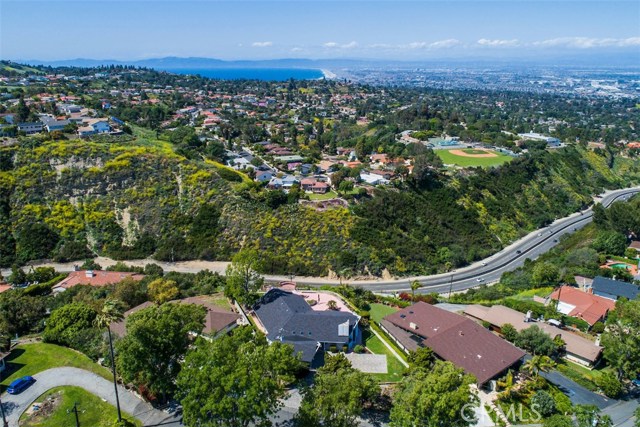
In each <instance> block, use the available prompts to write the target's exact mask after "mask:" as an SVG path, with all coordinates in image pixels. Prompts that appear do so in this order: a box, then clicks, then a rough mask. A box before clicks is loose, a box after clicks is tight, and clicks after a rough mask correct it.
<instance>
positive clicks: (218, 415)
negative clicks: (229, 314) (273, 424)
mask: <svg viewBox="0 0 640 427" xmlns="http://www.w3.org/2000/svg"><path fill="white" fill-rule="evenodd" d="M299 366H300V362H299V361H298V360H297V359H296V358H295V356H294V355H293V347H291V346H290V345H286V344H282V343H279V342H274V343H272V344H271V345H269V344H268V343H267V340H266V338H265V337H264V335H262V334H258V335H254V334H253V331H252V329H251V328H249V327H241V328H236V329H235V330H234V331H233V333H232V334H231V335H225V336H222V337H219V338H217V339H216V340H214V341H207V340H204V339H199V340H197V341H196V343H195V346H194V348H193V349H192V350H190V351H189V353H188V354H187V356H186V358H185V361H184V363H183V365H182V370H181V371H180V373H179V375H178V379H177V387H178V393H177V395H178V397H179V399H180V401H181V403H182V407H183V411H184V423H185V425H200V426H221V427H222V426H225V427H227V426H228V427H246V426H248V425H250V424H255V425H268V424H267V420H268V417H269V415H272V414H273V413H275V412H276V411H277V409H278V408H279V407H280V405H281V400H280V399H281V398H282V397H284V395H285V389H284V387H285V385H286V384H287V383H289V382H291V381H292V380H293V379H294V377H293V373H294V372H295V370H296V369H297V368H298V367H299Z"/></svg>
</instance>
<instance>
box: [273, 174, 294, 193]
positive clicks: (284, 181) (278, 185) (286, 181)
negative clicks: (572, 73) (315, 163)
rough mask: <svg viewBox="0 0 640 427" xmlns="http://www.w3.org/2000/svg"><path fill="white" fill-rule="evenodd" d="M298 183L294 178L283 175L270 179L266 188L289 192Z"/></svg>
mask: <svg viewBox="0 0 640 427" xmlns="http://www.w3.org/2000/svg"><path fill="white" fill-rule="evenodd" d="M298 182H299V181H298V178H296V177H295V176H293V175H284V176H283V177H282V178H271V180H270V181H269V184H268V185H267V187H268V188H269V189H271V190H290V189H291V187H293V186H294V184H297V183H298Z"/></svg>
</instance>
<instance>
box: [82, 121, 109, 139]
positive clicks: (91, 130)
mask: <svg viewBox="0 0 640 427" xmlns="http://www.w3.org/2000/svg"><path fill="white" fill-rule="evenodd" d="M83 123H85V126H82V127H79V128H78V135H79V136H89V135H95V134H99V133H109V132H111V126H109V122H108V121H107V120H106V119H89V120H87V121H86V122H84V120H83Z"/></svg>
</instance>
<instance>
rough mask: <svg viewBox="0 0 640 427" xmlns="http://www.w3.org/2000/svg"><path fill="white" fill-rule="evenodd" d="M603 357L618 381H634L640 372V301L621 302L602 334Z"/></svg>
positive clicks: (610, 316)
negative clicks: (612, 369)
mask: <svg viewBox="0 0 640 427" xmlns="http://www.w3.org/2000/svg"><path fill="white" fill-rule="evenodd" d="M602 346H603V347H604V350H603V356H604V358H605V360H606V361H607V362H608V363H609V365H611V366H612V367H613V368H615V369H616V372H617V374H618V379H623V378H626V379H629V380H631V379H633V378H635V377H636V375H637V373H638V372H639V371H640V301H638V300H632V301H619V302H618V303H617V304H616V310H615V311H614V312H613V313H612V314H610V315H609V319H608V320H607V330H606V331H605V332H604V333H603V334H602Z"/></svg>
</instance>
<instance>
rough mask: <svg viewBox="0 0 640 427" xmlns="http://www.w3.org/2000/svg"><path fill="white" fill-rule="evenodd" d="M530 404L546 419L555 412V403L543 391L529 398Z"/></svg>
mask: <svg viewBox="0 0 640 427" xmlns="http://www.w3.org/2000/svg"><path fill="white" fill-rule="evenodd" d="M531 404H532V405H536V408H535V409H536V410H537V411H538V412H539V413H540V415H542V416H543V417H545V418H546V417H548V416H550V415H551V414H553V413H554V412H555V411H556V401H555V400H553V397H552V396H551V395H550V394H549V393H547V392H546V391H544V390H538V391H537V392H536V393H535V394H534V395H533V397H532V398H531Z"/></svg>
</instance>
